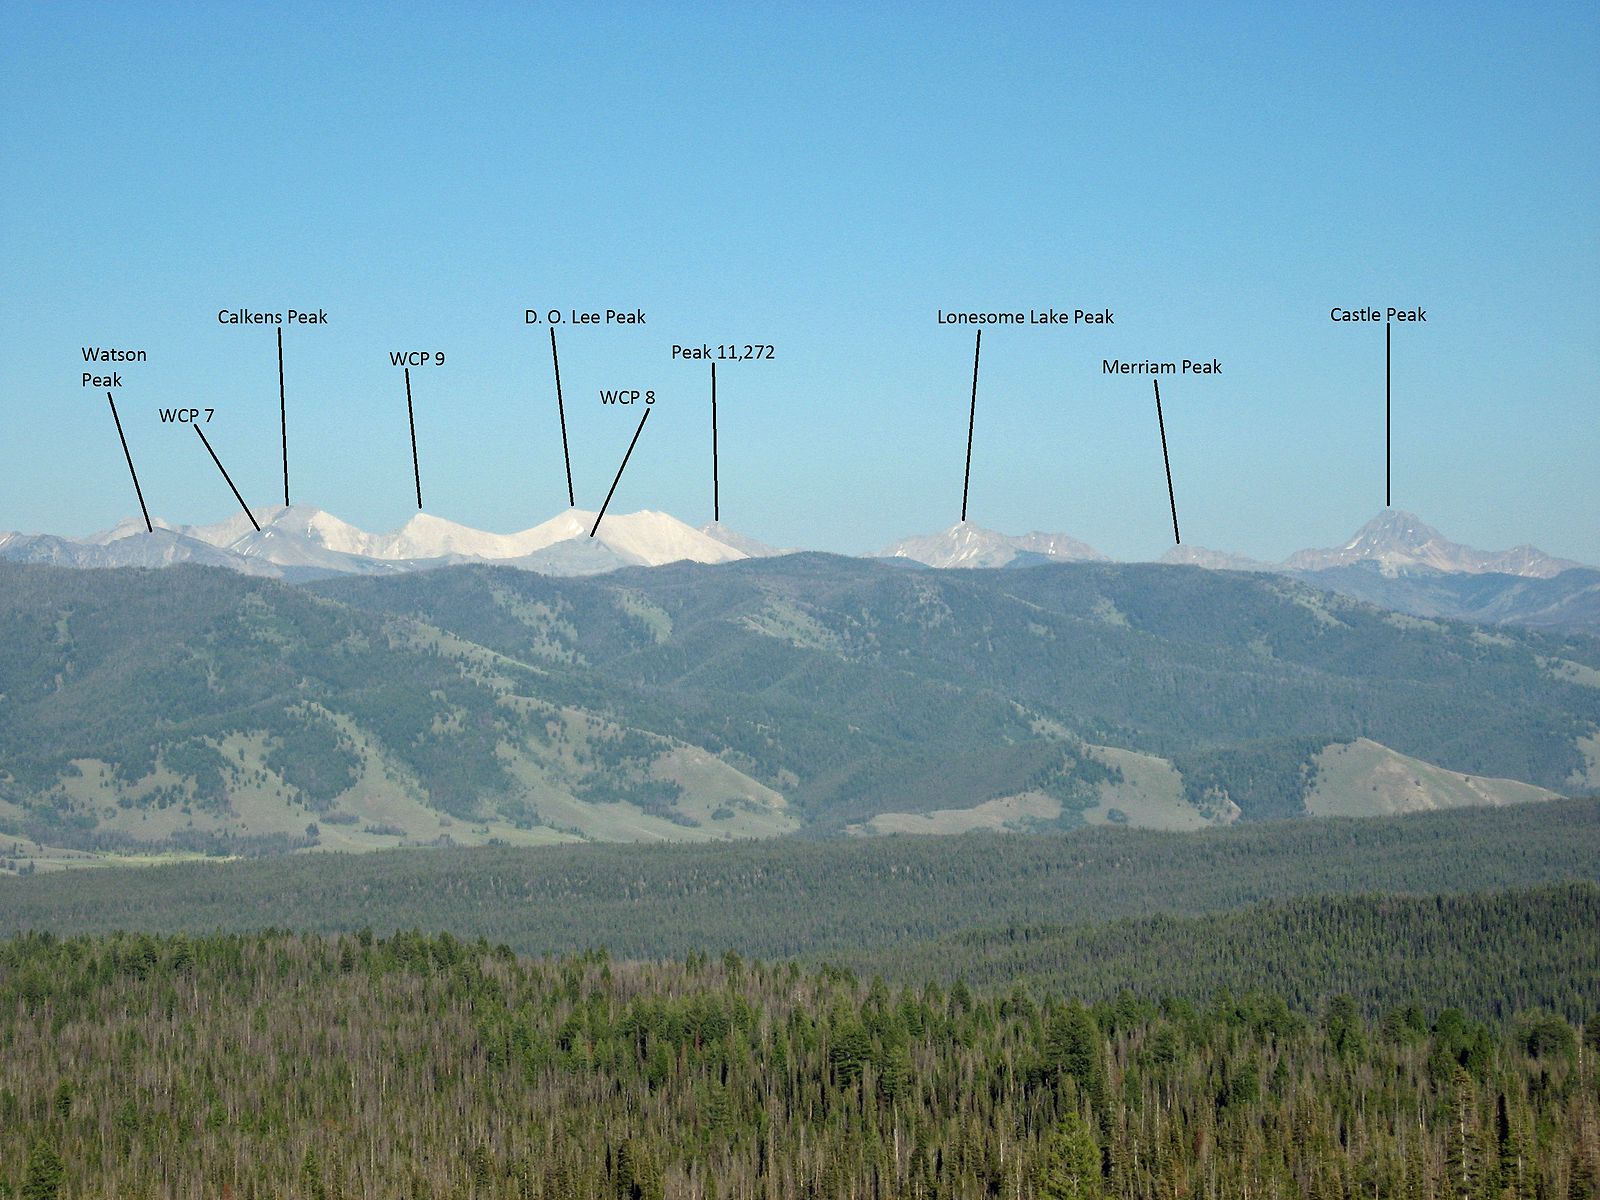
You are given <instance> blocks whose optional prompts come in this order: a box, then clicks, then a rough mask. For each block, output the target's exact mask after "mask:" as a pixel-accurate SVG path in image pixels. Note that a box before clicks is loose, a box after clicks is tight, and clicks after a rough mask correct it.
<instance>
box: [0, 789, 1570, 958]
mask: <svg viewBox="0 0 1600 1200" xmlns="http://www.w3.org/2000/svg"><path fill="white" fill-rule="evenodd" d="M0 846H3V843H0ZM1573 880H1587V881H1590V882H1594V881H1600V802H1596V801H1592V800H1561V801H1552V802H1550V803H1548V804H1536V805H1525V806H1522V807H1520V808H1514V809H1460V810H1456V811H1452V812H1441V813H1424V814H1417V815H1413V816H1405V817H1389V818H1375V819H1370V820H1361V821H1353V820H1328V821H1303V822H1275V823H1268V824H1262V825H1241V826H1234V827H1232V828H1226V829H1215V830H1207V831H1204V832H1201V833H1197V834H1165V833H1156V832H1152V831H1149V830H1125V829H1115V828H1104V829H1082V830H1077V831H1074V832H1072V833H1066V834H1049V835H1039V836H1034V837H1020V836H1015V835H996V834H974V835H968V836H964V837H930V838H876V839H851V840H835V841H821V842H808V841H799V840H795V839H783V840H781V841H765V842H749V843H740V844H737V845H718V846H698V845H667V846H652V847H635V846H606V845H592V846H551V847H535V848H530V849H525V850H513V849H505V848H496V847H487V848H481V849H473V850H434V851H429V852H427V853H419V852H416V851H389V852H384V853H379V854H366V855H332V854H311V855H296V856H292V857H286V858H274V859H264V860H256V861H243V862H230V863H208V862H196V863H186V864H180V865H176V866H168V867H157V868H148V869H141V870H101V871H79V872H66V873H56V874H50V875H36V876H33V877H31V878H27V879H15V878H12V879H7V878H0V931H9V930H12V929H47V930H52V931H55V932H57V933H78V932H105V931H110V930H114V929H142V930H147V931H150V932H179V931H187V932H191V933H205V932H209V931H212V930H216V929H229V930H246V929H259V928H261V927H262V926H265V925H275V926H278V927H281V928H295V929H305V930H312V931H317V932H330V933H331V932H341V931H349V930H353V929H359V928H361V927H363V926H368V925H370V926H371V927H373V928H374V929H376V930H378V931H379V932H384V933H386V932H389V931H392V930H397V929H408V928H411V927H413V926H417V927H421V928H424V929H450V930H452V931H454V932H455V933H457V934H458V935H461V936H466V937H478V936H480V935H481V936H483V937H487V938H488V939H489V940H490V941H493V942H505V943H507V944H509V945H511V946H512V947H514V948H515V949H517V950H518V951H520V952H524V953H535V954H548V953H565V952H568V951H573V950H583V949H587V948H590V947H595V946H606V947H609V948H610V950H611V952H612V953H614V954H618V955H622V956H626V957H655V956H658V955H664V954H673V955H682V954H687V953H688V952H690V951H692V950H700V949H707V948H710V949H713V950H720V949H724V948H727V947H733V948H735V949H737V950H739V951H740V952H742V953H745V954H751V955H760V956H763V957H771V956H778V955H782V956H792V955H806V954H828V953H834V952H836V951H842V950H847V949H859V948H867V947H871V948H878V947H883V946H887V945H891V944H905V943H922V942H925V941H928V940H929V939H933V938H938V937H941V936H944V935H946V934H951V933H955V932H960V931H964V930H969V929H974V928H984V929H992V928H997V927H1002V926H1026V925H1038V924H1063V923H1071V924H1087V923H1093V922H1097V921H1104V920H1108V919H1112V918H1116V917H1129V916H1143V915H1151V914H1157V913H1168V914H1179V915H1182V914H1194V913H1202V912H1215V911H1219V910H1224V909H1232V908H1238V907H1241V906H1244V905H1249V904H1254V903H1259V902H1262V901H1269V900H1279V899H1289V898H1293V897H1297V896H1310V895H1323V894H1340V893H1343V894H1349V893H1360V892H1375V891H1385V892H1410V893H1413V894H1432V893H1435V892H1464V891H1473V890H1478V889H1483V888H1514V887H1529V886H1533V885H1537V884H1541V883H1557V882H1566V881H1573Z"/></svg>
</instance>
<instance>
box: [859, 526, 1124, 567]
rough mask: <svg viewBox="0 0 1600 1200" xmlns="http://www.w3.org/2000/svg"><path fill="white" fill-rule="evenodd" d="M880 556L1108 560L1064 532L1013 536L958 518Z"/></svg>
mask: <svg viewBox="0 0 1600 1200" xmlns="http://www.w3.org/2000/svg"><path fill="white" fill-rule="evenodd" d="M878 557H880V558H909V559H912V560H914V561H916V562H920V563H925V564H927V565H928V566H930V567H1004V566H1009V565H1011V564H1012V563H1013V562H1015V561H1017V560H1018V559H1019V558H1020V559H1023V560H1024V561H1031V562H1042V561H1054V562H1109V561H1110V559H1108V558H1107V557H1106V556H1105V555H1104V554H1101V553H1100V551H1098V550H1096V549H1095V548H1094V547H1093V546H1090V545H1087V544H1085V543H1084V542H1080V541H1078V540H1077V539H1076V538H1071V537H1068V536H1067V535H1066V534H1064V533H1038V532H1035V533H1025V534H1023V535H1022V536H1020V537H1013V536H1010V535H1008V534H1004V533H997V532H996V531H994V530H992V529H984V528H983V527H982V526H979V525H974V524H973V523H972V522H970V521H960V522H958V523H956V524H955V525H952V526H951V527H950V528H949V529H946V530H945V531H944V532H943V533H934V534H927V535H925V536H921V537H908V538H902V539H901V540H900V541H898V542H895V543H894V544H892V545H890V546H886V547H885V548H884V549H883V550H882V551H881V552H880V553H879V555H878Z"/></svg>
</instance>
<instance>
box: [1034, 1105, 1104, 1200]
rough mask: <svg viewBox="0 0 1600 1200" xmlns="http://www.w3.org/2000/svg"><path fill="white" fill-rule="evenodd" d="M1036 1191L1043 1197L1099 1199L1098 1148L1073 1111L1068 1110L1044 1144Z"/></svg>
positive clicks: (1052, 1198) (1081, 1119)
mask: <svg viewBox="0 0 1600 1200" xmlns="http://www.w3.org/2000/svg"><path fill="white" fill-rule="evenodd" d="M1039 1195H1040V1196H1041V1197H1043V1198H1044V1200H1099V1198H1100V1197H1103V1196H1104V1195H1105V1191H1104V1189H1103V1188H1102V1186H1101V1173H1100V1151H1099V1149H1098V1148H1097V1147H1096V1146H1095V1143H1094V1135H1093V1134H1092V1133H1091V1132H1090V1131H1089V1126H1088V1123H1087V1122H1086V1121H1084V1119H1083V1118H1082V1117H1081V1116H1079V1115H1078V1114H1077V1113H1076V1112H1068V1113H1067V1114H1066V1115H1065V1116H1063V1117H1062V1118H1061V1120H1060V1122H1059V1123H1058V1124H1057V1125H1056V1127H1055V1130H1054V1131H1053V1132H1052V1133H1051V1134H1050V1137H1049V1138H1048V1139H1047V1140H1046V1142H1045V1146H1044V1162H1043V1164H1042V1165H1041V1167H1040V1170H1039Z"/></svg>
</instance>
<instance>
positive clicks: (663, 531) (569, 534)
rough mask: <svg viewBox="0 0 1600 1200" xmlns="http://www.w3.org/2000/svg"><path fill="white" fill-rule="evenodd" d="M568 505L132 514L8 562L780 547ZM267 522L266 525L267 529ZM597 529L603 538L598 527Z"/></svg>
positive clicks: (675, 555)
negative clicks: (365, 512) (510, 518)
mask: <svg viewBox="0 0 1600 1200" xmlns="http://www.w3.org/2000/svg"><path fill="white" fill-rule="evenodd" d="M595 516H596V514H594V513H592V512H585V511H584V510H582V509H577V508H573V509H568V510H567V511H566V512H563V513H560V514H558V515H556V516H554V517H552V518H551V519H550V520H548V521H545V522H543V523H541V524H539V525H535V526H533V527H531V528H529V529H524V530H522V531H521V532H519V533H510V534H500V533H488V532H485V531H483V530H480V529H473V528H470V527H469V526H466V525H459V524H457V523H455V522H454V521H447V520H445V519H444V518H442V517H437V516H434V515H433V514H431V513H425V512H419V513H418V514H417V515H416V516H414V517H412V518H411V519H410V520H409V521H407V522H406V523H405V524H404V525H402V526H401V527H400V528H399V529H396V530H392V531H390V532H388V533H368V532H366V531H365V530H363V529H359V528H357V527H356V526H354V525H351V524H349V523H348V522H346V521H341V520H340V519H339V518H338V517H335V516H333V515H332V514H330V513H327V512H323V511H322V510H321V509H317V508H311V507H306V506H302V505H296V506H293V507H279V508H269V509H261V510H256V511H255V512H254V513H253V514H252V517H253V520H252V518H251V517H246V516H245V515H244V514H243V513H242V512H241V513H240V514H238V515H237V516H234V517H230V518H229V519H227V520H225V521H220V522H218V523H216V524H213V525H170V524H168V523H166V522H162V521H157V522H154V524H155V525H156V528H155V529H154V530H153V531H146V529H145V528H144V527H143V525H142V523H139V522H133V521H124V522H122V523H121V524H119V525H117V526H115V527H114V528H112V529H109V530H106V531H105V532H103V533H98V534H93V535H91V536H89V537H87V538H81V539H70V538H62V537H56V536H52V535H26V534H17V533H10V534H0V558H3V559H6V560H9V561H12V562H33V563H50V564H54V565H58V566H76V567H110V566H152V567H155V566H171V565H173V564H175V563H179V562H192V563H197V564H200V565H203V566H228V567H232V568H234V569H235V570H238V571H241V572H243V573H244V574H247V575H263V576H268V577H272V578H282V579H289V580H293V581H304V580H306V579H309V578H315V577H318V576H322V575H330V574H352V575H370V574H390V573H394V572H399V571H408V570H421V569H427V568H434V567H440V566H447V565H450V564H455V563H464V562H496V563H503V564H505V565H507V566H514V567H522V568H524V569H527V570H533V571H539V572H541V573H543V574H549V575H589V574H597V573H599V572H603V571H612V570H616V569H617V568H619V567H627V566H661V565H662V564H664V563H669V562H679V561H683V560H689V561H693V562H702V563H720V562H731V561H733V560H735V559H740V558H746V557H751V556H753V555H760V554H763V553H771V551H770V550H768V549H767V548H766V547H763V546H761V545H760V543H758V542H755V541H754V540H753V539H749V538H743V537H740V536H739V535H736V534H733V533H732V532H731V531H728V530H726V529H725V528H724V527H722V526H718V525H712V526H707V527H706V528H705V529H704V530H699V529H695V528H693V527H691V526H689V525H686V524H684V523H683V522H682V521H679V520H678V519H676V518H675V517H671V516H668V515H667V514H666V513H658V512H636V513H626V514H617V515H614V516H608V517H606V518H605V520H604V521H602V522H600V523H599V525H598V527H597V526H596V523H595ZM257 525H259V528H257ZM591 530H593V531H594V532H593V536H592V537H591V536H590V532H591Z"/></svg>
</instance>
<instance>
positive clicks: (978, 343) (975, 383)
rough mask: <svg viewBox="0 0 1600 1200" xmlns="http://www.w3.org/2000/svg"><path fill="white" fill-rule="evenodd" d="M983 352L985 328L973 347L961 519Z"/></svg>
mask: <svg viewBox="0 0 1600 1200" xmlns="http://www.w3.org/2000/svg"><path fill="white" fill-rule="evenodd" d="M982 352H983V330H981V329H980V330H978V339H977V341H976V342H975V343H973V347H972V406H971V407H970V408H969V409H968V410H967V470H966V474H965V475H964V476H962V479H961V520H962V521H963V522H965V521H966V519H967V487H968V486H969V485H970V484H971V483H972V427H973V425H975V424H976V423H977V420H978V355H979V354H981V353H982Z"/></svg>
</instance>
